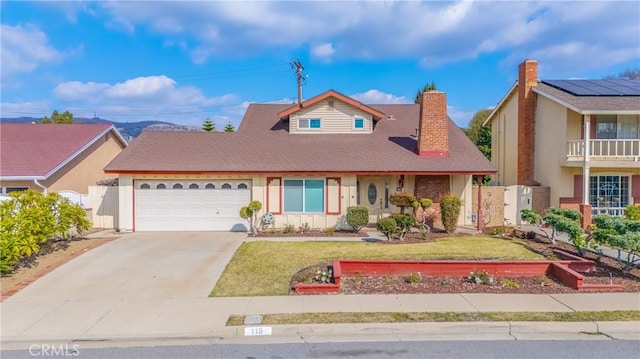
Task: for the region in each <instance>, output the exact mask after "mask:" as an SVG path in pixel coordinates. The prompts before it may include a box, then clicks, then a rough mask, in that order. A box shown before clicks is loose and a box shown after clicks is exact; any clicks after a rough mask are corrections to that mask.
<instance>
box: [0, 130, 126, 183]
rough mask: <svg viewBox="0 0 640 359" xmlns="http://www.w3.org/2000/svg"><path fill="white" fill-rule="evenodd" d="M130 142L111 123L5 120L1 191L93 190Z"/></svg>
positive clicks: (0, 143) (1, 134) (0, 147)
mask: <svg viewBox="0 0 640 359" xmlns="http://www.w3.org/2000/svg"><path fill="white" fill-rule="evenodd" d="M126 145H127V142H126V141H125V140H124V139H123V138H122V136H120V133H119V132H118V131H117V130H116V129H115V127H113V126H111V125H110V124H72V125H68V124H64V125H62V124H31V123H29V124H17V123H0V188H1V193H0V194H1V195H6V194H8V193H10V192H13V191H21V190H26V189H33V190H37V191H44V192H46V191H49V192H51V191H56V192H57V191H61V190H68V191H74V192H78V193H80V194H87V193H88V187H89V186H92V185H95V184H96V182H98V181H101V180H106V179H109V178H114V177H115V176H114V175H106V174H105V173H104V171H103V168H104V166H105V165H107V164H108V163H109V162H110V161H111V160H112V159H113V158H114V157H116V155H118V154H119V153H120V152H121V151H122V150H123V149H124V148H125V147H126Z"/></svg>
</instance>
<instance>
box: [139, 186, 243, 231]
mask: <svg viewBox="0 0 640 359" xmlns="http://www.w3.org/2000/svg"><path fill="white" fill-rule="evenodd" d="M141 182H145V183H148V184H149V185H150V187H151V188H155V186H156V183H155V182H153V181H136V183H137V185H136V196H135V210H136V213H135V221H136V230H137V231H211V230H221V231H246V230H247V223H246V221H245V220H243V219H242V218H240V214H239V212H240V208H241V207H242V206H245V205H247V203H249V201H250V200H251V191H250V189H236V188H237V183H238V182H239V181H237V180H224V181H218V182H220V183H230V184H232V188H233V189H221V186H220V185H218V186H216V189H205V185H206V184H207V183H211V181H188V182H189V183H188V184H187V183H186V182H185V183H183V186H184V189H175V190H174V189H139V188H140V187H139V186H138V185H139V184H140V183H141ZM160 182H162V183H166V184H167V187H168V188H171V187H172V184H173V183H178V182H179V181H178V180H176V181H172V180H162V181H157V183H160ZM182 182H184V181H182ZM182 182H180V183H182ZM241 182H242V183H247V184H249V183H250V182H249V181H241ZM192 183H196V184H198V185H199V188H198V189H188V187H189V185H190V184H192ZM249 188H250V186H249Z"/></svg>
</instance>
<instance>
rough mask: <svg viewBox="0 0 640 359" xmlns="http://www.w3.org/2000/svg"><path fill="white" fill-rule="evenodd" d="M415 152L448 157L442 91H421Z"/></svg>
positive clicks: (445, 114) (447, 133)
mask: <svg viewBox="0 0 640 359" xmlns="http://www.w3.org/2000/svg"><path fill="white" fill-rule="evenodd" d="M417 152H418V155H419V156H423V157H449V117H448V116H447V95H446V94H445V93H444V92H440V91H427V92H423V93H422V96H421V99H420V124H419V127H418V148H417Z"/></svg>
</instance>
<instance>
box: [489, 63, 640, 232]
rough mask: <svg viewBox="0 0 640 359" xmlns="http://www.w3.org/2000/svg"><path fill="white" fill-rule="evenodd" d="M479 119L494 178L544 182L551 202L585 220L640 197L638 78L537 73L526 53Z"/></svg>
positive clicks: (529, 183)
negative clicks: (487, 137)
mask: <svg viewBox="0 0 640 359" xmlns="http://www.w3.org/2000/svg"><path fill="white" fill-rule="evenodd" d="M485 124H491V128H492V136H493V137H492V162H493V164H494V165H495V166H496V167H497V168H498V173H497V174H496V176H495V177H494V180H495V182H497V184H499V185H504V186H510V185H516V184H517V185H525V186H537V185H542V186H548V187H550V204H551V206H561V207H568V208H576V209H581V211H582V212H583V214H585V215H587V217H585V219H586V221H585V222H586V223H590V219H591V214H603V213H604V214H611V215H616V216H620V215H622V214H623V211H624V207H626V206H627V205H628V204H633V203H636V204H638V203H640V130H639V129H640V81H638V80H624V79H609V80H541V81H540V80H538V76H537V62H536V61H532V60H527V61H525V62H523V63H522V64H520V66H519V76H518V81H517V82H516V84H515V85H514V86H513V87H512V88H511V89H510V90H509V91H508V92H507V94H506V96H505V97H504V98H503V99H502V101H500V103H499V104H498V106H497V107H496V108H495V109H494V111H493V112H492V113H491V114H490V115H489V117H488V118H487V120H486V121H485Z"/></svg>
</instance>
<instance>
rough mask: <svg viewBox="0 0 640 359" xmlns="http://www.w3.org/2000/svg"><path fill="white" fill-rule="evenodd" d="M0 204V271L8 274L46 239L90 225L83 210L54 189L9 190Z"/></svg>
mask: <svg viewBox="0 0 640 359" xmlns="http://www.w3.org/2000/svg"><path fill="white" fill-rule="evenodd" d="M9 196H11V197H12V199H11V200H8V201H3V202H1V203H0V272H2V273H10V272H11V271H12V270H13V268H14V266H15V265H16V264H17V263H18V261H20V260H21V259H22V258H26V257H30V256H32V255H35V254H37V253H38V252H39V251H40V246H41V245H42V244H44V243H46V242H47V241H50V240H56V239H67V238H69V237H70V236H71V235H72V230H75V231H76V233H78V234H81V233H82V232H83V231H84V230H86V229H88V228H89V225H90V224H89V220H88V219H87V217H86V214H85V212H84V209H83V208H82V207H80V206H79V205H75V204H71V203H70V202H69V200H68V199H66V198H64V197H61V196H60V195H58V194H57V193H55V192H51V193H48V194H47V195H44V194H42V193H40V192H36V191H32V190H28V191H22V192H12V193H10V194H9Z"/></svg>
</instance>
